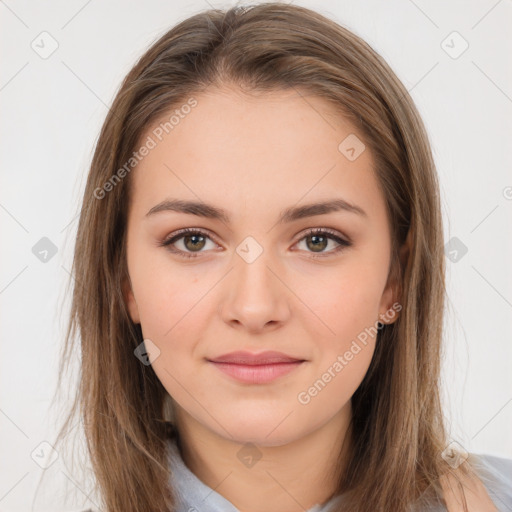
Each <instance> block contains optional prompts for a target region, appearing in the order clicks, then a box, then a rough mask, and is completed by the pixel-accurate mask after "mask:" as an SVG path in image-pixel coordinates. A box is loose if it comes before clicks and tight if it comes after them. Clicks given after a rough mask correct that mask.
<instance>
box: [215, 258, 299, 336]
mask: <svg viewBox="0 0 512 512" xmlns="http://www.w3.org/2000/svg"><path fill="white" fill-rule="evenodd" d="M280 273H282V272H280V270H279V265H277V264H276V263H275V260H274V261H271V259H270V258H269V257H268V256H267V253H266V252H265V251H263V253H262V254H261V255H260V256H259V257H258V258H257V259H256V260H255V261H252V262H248V261H245V260H244V259H243V258H241V257H239V256H238V255H235V259H234V268H233V269H232V270H231V272H230V273H229V274H228V276H227V277H226V279H224V286H225V290H226V291H225V293H223V294H222V297H223V300H222V303H221V305H220V313H221V316H222V319H223V321H224V322H226V323H228V324H230V325H231V326H232V327H235V328H238V329H245V330H247V331H249V332H251V333H258V332H263V331H266V330H273V329H276V328H278V327H279V326H280V325H282V324H283V323H284V322H286V321H287V319H288V318H289V316H290V308H289V299H290V291H289V289H288V288H287V286H286V284H285V281H286V280H285V279H284V276H282V275H280Z"/></svg>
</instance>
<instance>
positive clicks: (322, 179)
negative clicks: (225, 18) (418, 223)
mask: <svg viewBox="0 0 512 512" xmlns="http://www.w3.org/2000/svg"><path fill="white" fill-rule="evenodd" d="M193 98H194V100H195V101H196V105H195V106H194V107H193V108H189V109H186V112H187V113H186V114H185V113H183V112H182V113H181V115H180V116H175V120H174V123H173V124H170V123H167V125H166V124H165V123H166V122H168V121H169V119H170V117H171V115H172V113H173V112H175V110H176V109H178V110H179V105H177V106H173V107H172V108H171V109H170V110H169V113H166V115H164V116H162V117H161V118H160V119H159V120H158V121H156V122H155V123H153V125H152V126H151V127H149V128H148V130H147V131H146V132H145V134H144V136H143V137H142V141H145V140H147V138H148V137H150V138H151V139H152V140H153V141H154V143H155V145H154V147H153V149H151V151H149V153H148V154H147V155H146V156H145V157H144V158H143V159H142V160H141V161H140V162H139V164H138V165H137V167H136V169H135V171H134V173H133V176H132V178H133V180H134V197H133V201H134V202H135V203H136V205H137V207H139V206H140V207H144V208H146V207H147V208H146V211H147V209H149V208H150V207H152V206H154V204H156V203H157V202H159V201H161V200H162V199H165V197H166V195H169V196H172V197H185V198H187V199H196V200H197V199H202V200H205V201H206V202H208V203H213V204H217V205H219V206H223V205H225V204H226V203H228V202H229V204H230V205H232V207H233V210H237V209H241V208H242V209H243V208H244V207H248V206H249V205H248V203H249V202H250V204H251V205H253V206H254V207H256V206H257V207H261V208H269V207H271V205H272V204H274V203H275V204H276V205H279V208H282V206H283V205H284V204H285V205H286V206H289V205H291V204H296V203H298V202H301V201H302V202H307V203H309V202H312V201H313V200H321V199H332V198H333V197H336V196H337V195H339V196H342V197H343V198H344V199H345V200H347V201H349V202H352V203H357V204H359V205H361V206H362V208H364V209H365V210H368V211H370V212H371V211H372V210H375V213H376V214H378V213H380V214H382V213H383V208H384V200H383V197H382V195H381V193H380V189H379V186H378V183H377V181H376V177H375V174H374V160H373V156H372V154H371V151H370V148H369V147H368V146H366V147H365V145H364V142H363V137H362V135H361V134H360V133H359V131H358V130H357V129H356V128H355V127H354V125H353V124H351V123H350V122H349V121H348V120H347V119H346V118H345V117H343V116H342V115H341V114H339V112H336V111H335V109H334V107H333V106H332V105H331V104H330V103H328V102H326V101H325V100H323V99H321V98H319V97H318V96H315V95H313V94H311V93H306V92H301V91H298V90H296V89H290V90H286V91H273V92H265V93H263V94H258V95H254V94H246V93H244V92H242V91H240V90H237V89H235V88H223V89H213V88H212V89H209V90H207V91H205V92H203V93H201V94H195V95H193ZM184 104H185V102H184ZM176 120H177V121H178V122H176ZM347 149H348V150H349V152H348V153H347ZM354 155H355V157H356V158H354ZM379 208H380V211H379ZM226 209H231V208H227V207H226ZM144 213H146V212H144Z"/></svg>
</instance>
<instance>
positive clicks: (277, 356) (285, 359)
mask: <svg viewBox="0 0 512 512" xmlns="http://www.w3.org/2000/svg"><path fill="white" fill-rule="evenodd" d="M209 361H211V362H213V363H230V364H240V365H246V366H247V365H249V366H250V365H269V364H278V363H297V362H301V361H304V359H301V358H297V357H293V356H289V355H287V354H283V353H282V352H275V351H270V350H268V351H266V352H260V353H258V354H253V353H251V352H247V351H237V352H230V353H228V354H224V355H221V356H218V357H216V358H214V359H209Z"/></svg>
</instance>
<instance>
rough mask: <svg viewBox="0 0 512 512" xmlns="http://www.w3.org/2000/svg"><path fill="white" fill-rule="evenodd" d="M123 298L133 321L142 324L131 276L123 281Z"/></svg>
mask: <svg viewBox="0 0 512 512" xmlns="http://www.w3.org/2000/svg"><path fill="white" fill-rule="evenodd" d="M122 288H123V298H124V302H125V304H126V307H127V309H128V313H129V314H130V318H131V319H132V322H133V323H135V324H140V317H139V308H138V306H137V303H136V302H135V296H134V295H133V290H132V286H131V282H130V278H129V277H128V278H126V279H124V281H123V286H122Z"/></svg>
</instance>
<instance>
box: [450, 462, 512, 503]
mask: <svg viewBox="0 0 512 512" xmlns="http://www.w3.org/2000/svg"><path fill="white" fill-rule="evenodd" d="M467 462H469V464H470V466H471V468H473V469H474V473H475V474H463V473H462V472H457V476H455V473H448V474H447V475H445V476H443V477H442V479H441V481H442V487H443V492H444V501H445V503H446V506H447V509H448V511H449V512H459V511H461V512H462V511H465V510H467V511H469V512H472V511H475V512H496V511H498V512H500V511H502V510H504V511H509V510H512V459H508V458H504V457H496V456H494V455H489V454H477V453H472V454H470V455H469V458H468V461H467Z"/></svg>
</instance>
